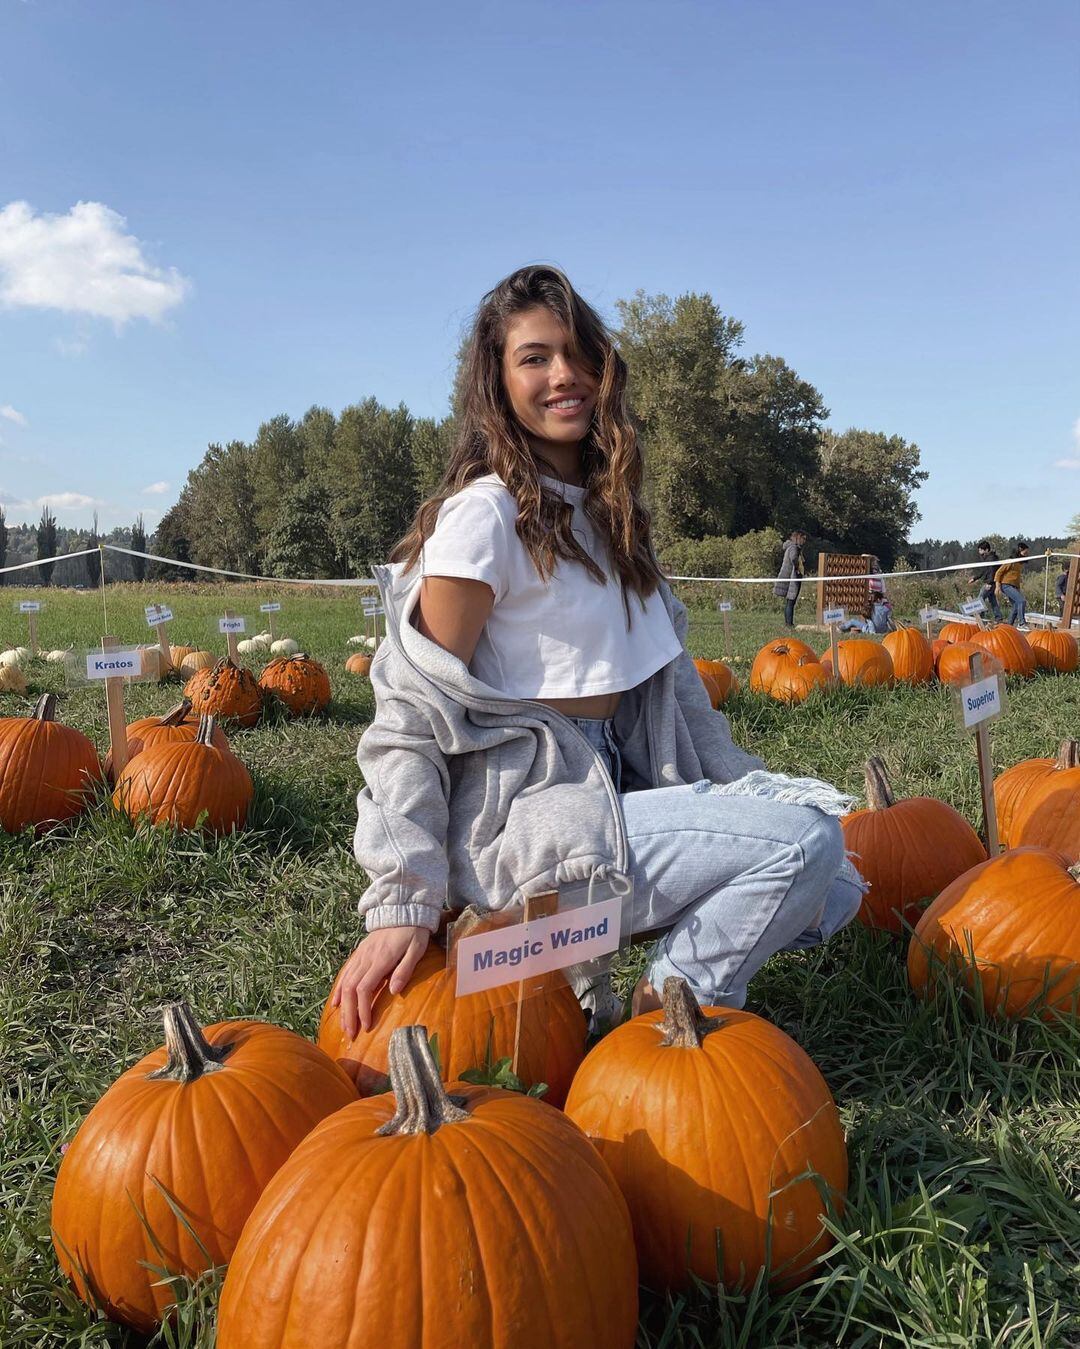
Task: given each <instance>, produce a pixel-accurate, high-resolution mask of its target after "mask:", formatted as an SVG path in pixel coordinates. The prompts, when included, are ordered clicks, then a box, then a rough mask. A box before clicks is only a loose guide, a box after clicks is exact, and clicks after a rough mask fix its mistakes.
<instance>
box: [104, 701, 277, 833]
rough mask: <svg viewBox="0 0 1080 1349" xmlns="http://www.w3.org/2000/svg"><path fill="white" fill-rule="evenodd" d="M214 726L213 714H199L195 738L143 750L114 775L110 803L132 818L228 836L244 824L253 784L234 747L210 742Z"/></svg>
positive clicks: (252, 795)
mask: <svg viewBox="0 0 1080 1349" xmlns="http://www.w3.org/2000/svg"><path fill="white" fill-rule="evenodd" d="M215 729H216V727H215V723H214V719H213V717H203V718H202V720H201V721H200V723H199V730H198V734H197V735H196V737H195V739H194V740H181V741H172V742H171V743H167V744H164V745H155V746H154V747H153V748H152V749H144V750H143V752H142V753H141V754H139V755H137V756H136V757H135V758H134V759H132V760H131V762H130V763H129V764H127V766H126V767H125V768H124V771H123V772H122V773H121V774H120V776H119V777H118V778H117V780H116V790H115V791H114V792H113V805H114V806H116V808H117V809H118V810H122V811H124V813H125V814H127V815H130V816H131V817H132V819H139V818H142V817H146V818H148V819H149V821H150V823H151V824H171V825H174V826H175V827H176V828H177V829H196V828H201V829H203V830H205V831H206V832H208V833H213V834H231V833H233V831H234V830H236V829H240V828H242V827H243V825H244V823H245V821H246V820H247V814H248V809H249V808H250V806H251V802H252V800H253V799H254V796H255V788H254V784H253V783H252V781H251V774H250V773H249V772H248V771H247V768H246V767H245V766H244V765H243V764H242V763H241V762H240V760H239V759H238V758H237V757H236V755H235V754H234V753H233V752H232V750H231V749H219V748H218V746H217V745H216V744H215V743H214V732H215Z"/></svg>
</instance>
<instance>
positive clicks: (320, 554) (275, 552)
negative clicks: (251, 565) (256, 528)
mask: <svg viewBox="0 0 1080 1349" xmlns="http://www.w3.org/2000/svg"><path fill="white" fill-rule="evenodd" d="M336 560H337V559H336V557H335V552H334V546H333V543H332V541H331V538H330V499H329V496H328V495H327V492H326V490H325V489H324V488H322V487H320V486H319V484H318V483H314V482H301V483H297V484H296V486H295V487H291V488H289V490H288V491H287V492H286V493H285V495H284V496H283V497H282V499H281V501H280V503H279V506H278V513H277V520H276V521H275V524H274V527H273V529H272V530H271V531H270V533H269V535H268V536H267V539H266V562H265V565H266V570H267V573H268V574H269V575H270V576H292V577H298V576H314V577H323V578H325V577H329V576H333V575H334V571H335V562H336Z"/></svg>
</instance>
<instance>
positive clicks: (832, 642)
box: [829, 623, 840, 684]
mask: <svg viewBox="0 0 1080 1349" xmlns="http://www.w3.org/2000/svg"><path fill="white" fill-rule="evenodd" d="M829 651H830V654H831V655H832V677H833V683H834V684H839V683H840V642H839V639H838V637H837V633H836V624H835V623H830V624H829Z"/></svg>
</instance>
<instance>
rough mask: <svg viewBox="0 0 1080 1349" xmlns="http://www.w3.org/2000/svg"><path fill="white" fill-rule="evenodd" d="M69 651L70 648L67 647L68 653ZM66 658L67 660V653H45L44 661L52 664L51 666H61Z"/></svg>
mask: <svg viewBox="0 0 1080 1349" xmlns="http://www.w3.org/2000/svg"><path fill="white" fill-rule="evenodd" d="M70 650H71V648H70V647H69V648H68V651H70ZM67 658H68V652H67V651H46V652H45V659H46V660H47V661H49V663H50V664H52V665H63V663H64V661H66V660H67Z"/></svg>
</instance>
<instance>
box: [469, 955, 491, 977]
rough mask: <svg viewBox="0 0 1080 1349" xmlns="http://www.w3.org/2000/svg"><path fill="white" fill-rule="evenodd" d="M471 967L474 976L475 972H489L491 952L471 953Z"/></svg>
mask: <svg viewBox="0 0 1080 1349" xmlns="http://www.w3.org/2000/svg"><path fill="white" fill-rule="evenodd" d="M472 967H473V973H474V974H475V973H476V971H477V970H490V969H491V952H490V951H474V952H473V958H472Z"/></svg>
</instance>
